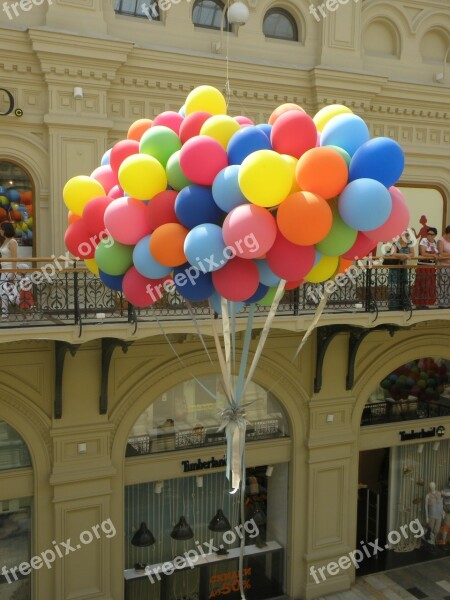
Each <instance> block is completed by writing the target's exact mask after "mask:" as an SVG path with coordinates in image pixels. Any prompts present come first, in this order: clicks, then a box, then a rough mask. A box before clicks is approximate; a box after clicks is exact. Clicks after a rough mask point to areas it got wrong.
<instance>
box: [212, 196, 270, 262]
mask: <svg viewBox="0 0 450 600" xmlns="http://www.w3.org/2000/svg"><path fill="white" fill-rule="evenodd" d="M222 227H223V229H222V232H223V239H224V241H225V243H226V244H227V245H228V246H230V247H232V248H234V249H235V251H236V254H237V256H239V257H241V258H256V257H257V256H260V255H261V254H265V253H266V252H267V251H268V250H269V249H270V248H271V247H272V245H273V243H274V241H275V238H276V237H277V223H276V221H275V219H274V217H273V216H272V215H271V214H270V212H269V211H268V210H266V209H265V208H263V207H262V206H256V205H255V204H242V205H241V206H236V208H233V210H231V211H230V212H229V213H228V215H227V217H226V219H225V221H224V223H223V226H222Z"/></svg>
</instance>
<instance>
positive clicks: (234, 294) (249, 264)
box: [212, 256, 259, 302]
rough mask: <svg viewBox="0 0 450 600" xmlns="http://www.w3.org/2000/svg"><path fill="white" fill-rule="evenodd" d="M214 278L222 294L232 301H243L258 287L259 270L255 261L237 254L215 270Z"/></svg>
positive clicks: (219, 292) (218, 291) (217, 289)
mask: <svg viewBox="0 0 450 600" xmlns="http://www.w3.org/2000/svg"><path fill="white" fill-rule="evenodd" d="M212 280H213V284H214V287H215V288H216V291H217V293H218V294H219V295H220V296H222V297H223V298H226V299H227V300H231V301H232V302H243V301H244V300H247V298H250V297H251V296H253V294H254V293H255V292H256V290H257V289H258V286H259V271H258V267H257V266H256V265H255V263H254V262H253V261H251V260H246V259H245V258H239V257H237V256H236V257H235V258H232V259H231V260H229V261H228V262H227V263H226V265H225V266H224V267H222V268H221V269H219V270H218V271H213V273H212Z"/></svg>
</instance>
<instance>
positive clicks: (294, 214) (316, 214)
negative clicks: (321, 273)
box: [277, 192, 333, 246]
mask: <svg viewBox="0 0 450 600" xmlns="http://www.w3.org/2000/svg"><path fill="white" fill-rule="evenodd" d="M277 223H278V227H279V229H280V231H281V233H282V235H284V237H285V238H286V239H287V240H289V241H290V242H292V243H293V244H298V245H299V246H311V245H312V244H317V243H318V242H320V241H321V240H323V238H324V237H325V236H326V235H327V234H328V232H329V231H330V229H331V225H332V223H333V213H332V211H331V208H330V206H329V204H328V202H327V201H326V200H324V199H323V198H321V197H320V196H317V195H316V194H312V193H311V192H296V193H295V194H291V195H290V196H288V197H287V198H286V200H284V202H282V203H281V204H280V205H279V207H278V212H277Z"/></svg>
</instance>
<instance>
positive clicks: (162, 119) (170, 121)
mask: <svg viewBox="0 0 450 600" xmlns="http://www.w3.org/2000/svg"><path fill="white" fill-rule="evenodd" d="M183 120H184V117H182V116H181V115H180V113H177V112H175V111H173V110H166V111H165V112H162V113H160V114H159V115H158V116H157V117H155V118H154V119H153V125H152V127H155V125H163V126H164V127H168V128H169V129H171V130H172V131H175V133H176V134H177V135H178V134H179V133H180V127H181V123H182V122H183Z"/></svg>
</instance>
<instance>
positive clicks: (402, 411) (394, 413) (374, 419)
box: [361, 398, 450, 426]
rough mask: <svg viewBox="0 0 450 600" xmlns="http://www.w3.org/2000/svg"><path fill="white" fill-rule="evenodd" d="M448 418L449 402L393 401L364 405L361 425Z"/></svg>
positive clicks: (443, 400) (449, 411) (440, 400)
mask: <svg viewBox="0 0 450 600" xmlns="http://www.w3.org/2000/svg"><path fill="white" fill-rule="evenodd" d="M448 416H450V402H449V401H448V400H445V399H444V398H440V399H438V400H425V401H422V400H418V399H415V400H393V399H387V400H385V401H384V402H371V403H368V404H366V406H365V407H364V410H363V414H362V417H361V425H363V426H364V425H381V424H383V423H395V422H397V421H415V420H416V419H432V418H435V417H448Z"/></svg>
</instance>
